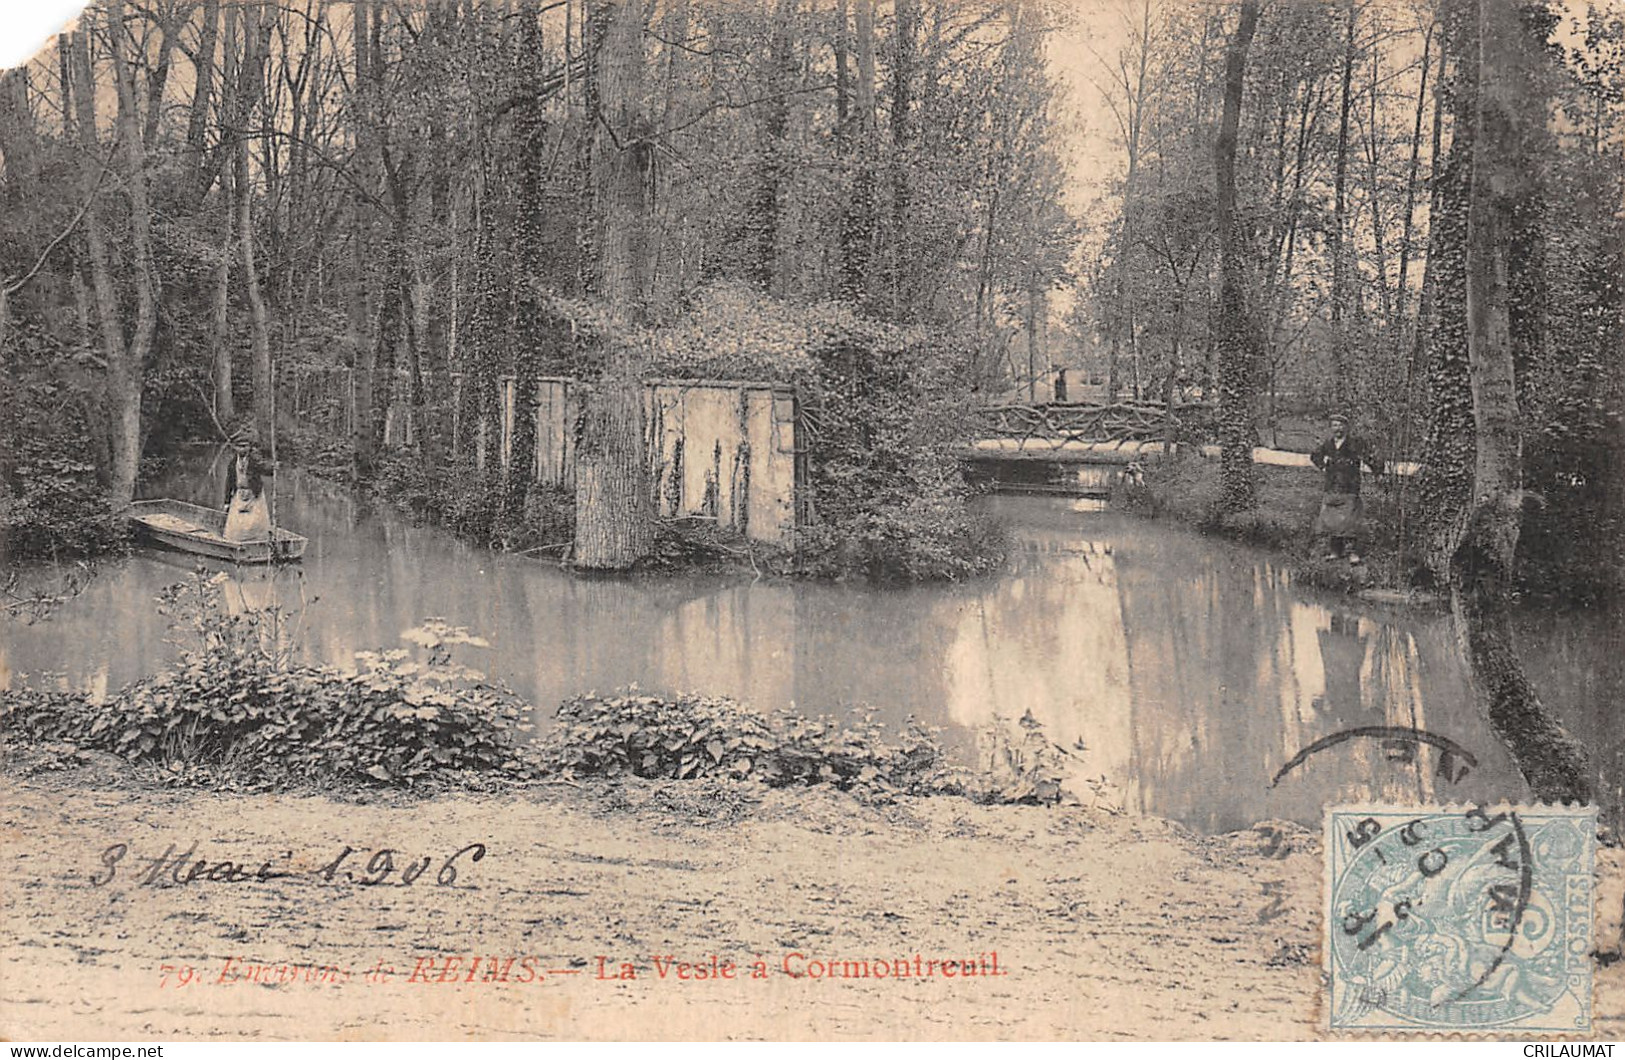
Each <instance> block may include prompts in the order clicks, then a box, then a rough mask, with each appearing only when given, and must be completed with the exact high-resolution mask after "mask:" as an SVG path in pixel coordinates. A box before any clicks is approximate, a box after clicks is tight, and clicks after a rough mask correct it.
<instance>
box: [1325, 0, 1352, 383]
mask: <svg viewBox="0 0 1625 1060" xmlns="http://www.w3.org/2000/svg"><path fill="white" fill-rule="evenodd" d="M1345 4H1346V6H1347V8H1348V26H1347V32H1346V34H1345V38H1344V41H1343V94H1342V104H1341V108H1340V112H1339V113H1340V117H1339V118H1338V121H1337V154H1336V158H1335V161H1334V163H1333V170H1332V235H1331V239H1330V243H1331V255H1332V402H1333V404H1334V405H1335V406H1336V407H1337V408H1338V409H1339V410H1341V409H1342V408H1343V406H1344V405H1345V404H1346V403H1347V401H1348V399H1349V379H1348V375H1349V370H1348V321H1347V319H1346V317H1347V314H1348V284H1349V281H1348V250H1347V248H1346V246H1345V244H1346V242H1347V233H1348V171H1349V110H1350V107H1351V105H1352V104H1353V101H1354V27H1355V20H1356V18H1357V17H1358V15H1357V12H1358V9H1357V8H1356V7H1355V6H1354V0H1345Z"/></svg>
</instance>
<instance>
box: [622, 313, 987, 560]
mask: <svg viewBox="0 0 1625 1060" xmlns="http://www.w3.org/2000/svg"><path fill="white" fill-rule="evenodd" d="M652 345H653V351H652V359H653V361H654V363H655V364H656V365H657V366H658V367H659V369H660V370H661V372H662V373H663V374H669V375H673V376H678V377H684V376H686V377H692V378H701V379H703V378H718V377H725V376H732V377H735V378H737V377H740V376H744V377H755V378H768V379H782V380H785V381H787V382H792V383H794V384H795V386H796V390H797V395H798V398H799V401H800V407H801V415H802V424H801V429H802V432H803V434H804V436H805V437H804V444H805V445H806V447H807V455H808V466H809V469H810V477H811V481H810V482H809V486H810V491H811V496H810V498H809V504H808V509H809V511H808V518H807V520H806V525H805V526H804V527H803V528H801V530H800V531H799V532H798V541H797V556H796V564H797V569H799V570H801V571H803V572H805V573H810V574H816V575H820V576H827V577H836V576H842V575H846V574H859V575H863V576H867V577H869V578H871V579H874V580H879V581H922V580H931V579H956V578H963V577H967V576H970V575H974V574H979V573H983V572H985V571H987V570H990V569H992V568H993V567H994V566H995V565H996V564H997V563H998V562H999V561H1000V560H1001V559H1002V558H1003V542H1002V540H1001V538H1000V535H999V533H998V531H997V529H996V527H994V526H993V525H992V524H991V523H990V522H989V521H988V520H986V519H983V518H980V517H978V516H977V515H976V514H975V513H973V512H972V511H970V509H969V508H968V507H967V505H966V501H967V499H968V496H967V494H968V491H967V488H966V485H965V481H964V477H963V474H962V472H961V470H960V467H959V464H958V455H957V452H958V449H959V447H960V446H961V445H963V444H964V443H965V442H966V441H967V440H968V439H969V437H970V420H969V417H968V415H967V413H968V411H969V407H970V404H971V402H973V401H974V400H975V397H974V394H973V392H972V390H971V380H970V377H969V370H968V368H967V365H968V364H969V362H970V360H971V359H970V358H969V357H968V356H967V351H966V350H965V349H964V348H963V346H962V345H961V344H959V343H956V342H955V341H954V339H953V338H952V336H951V335H949V334H947V333H946V332H945V331H944V330H943V329H940V328H931V327H927V326H924V325H914V326H909V327H902V326H898V325H895V324H886V323H881V322H878V321H874V320H872V319H869V318H867V317H864V316H862V315H860V314H857V313H854V312H853V311H852V310H851V309H849V308H847V307H845V306H843V305H840V304H838V303H823V304H815V305H811V306H801V305H793V304H789V303H785V302H782V301H779V300H776V299H772V298H767V297H764V296H761V295H758V294H756V293H754V292H752V291H751V290H749V289H748V288H746V287H743V286H739V285H719V286H714V287H712V288H708V289H707V290H705V291H703V292H701V294H700V296H699V297H698V298H697V299H696V300H695V302H694V304H693V305H692V306H691V307H690V308H689V310H688V311H687V312H686V313H685V314H684V315H683V316H682V317H681V318H680V319H679V320H677V321H676V322H674V323H673V324H672V325H671V326H668V327H665V328H662V329H660V330H659V331H657V332H656V333H655V334H654V336H653V338H652Z"/></svg>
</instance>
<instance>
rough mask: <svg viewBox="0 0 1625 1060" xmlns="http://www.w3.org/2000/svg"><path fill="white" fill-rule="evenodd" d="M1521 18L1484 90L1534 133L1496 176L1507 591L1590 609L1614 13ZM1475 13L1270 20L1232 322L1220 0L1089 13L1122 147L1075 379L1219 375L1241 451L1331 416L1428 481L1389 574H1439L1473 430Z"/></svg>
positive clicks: (1605, 401) (1234, 17)
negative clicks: (1293, 421) (1530, 499)
mask: <svg viewBox="0 0 1625 1060" xmlns="http://www.w3.org/2000/svg"><path fill="white" fill-rule="evenodd" d="M1494 6H1495V7H1496V9H1497V10H1500V8H1501V7H1502V6H1505V5H1500V4H1499V3H1496V4H1495V5H1494ZM1514 8H1515V10H1516V12H1517V32H1516V33H1515V34H1514V35H1515V36H1518V37H1519V39H1520V40H1522V41H1524V42H1526V45H1527V46H1526V47H1521V48H1520V54H1524V55H1525V56H1526V57H1527V62H1520V64H1519V66H1520V69H1519V70H1518V71H1517V72H1516V85H1515V87H1505V86H1503V87H1502V88H1499V89H1497V90H1496V91H1497V92H1499V93H1501V94H1503V95H1508V96H1509V98H1510V99H1511V101H1512V104H1513V106H1514V107H1515V108H1517V109H1518V110H1520V111H1521V112H1522V113H1526V114H1529V115H1535V116H1539V120H1538V121H1535V122H1531V124H1530V129H1531V130H1532V131H1531V133H1530V137H1529V141H1528V142H1527V143H1524V144H1522V145H1521V146H1520V149H1519V152H1517V153H1518V156H1519V157H1517V158H1516V159H1508V160H1507V161H1508V162H1509V163H1510V165H1511V167H1512V170H1513V171H1515V173H1516V180H1515V181H1512V182H1511V183H1510V184H1509V185H1508V187H1507V191H1506V194H1507V195H1508V196H1509V202H1508V207H1509V216H1510V217H1511V218H1512V223H1511V231H1509V233H1508V237H1509V238H1508V256H1507V263H1506V267H1507V270H1508V278H1509V285H1510V286H1509V294H1510V317H1511V341H1512V344H1513V349H1514V361H1515V369H1516V385H1517V402H1518V423H1517V427H1518V431H1519V433H1520V434H1521V438H1522V453H1523V460H1522V467H1521V469H1520V470H1521V474H1522V478H1523V482H1524V485H1525V487H1526V488H1528V489H1530V490H1533V491H1535V492H1537V493H1539V494H1540V495H1541V496H1542V498H1543V500H1544V505H1543V507H1541V508H1540V509H1539V510H1538V511H1535V512H1533V513H1532V514H1531V515H1530V517H1529V518H1528V519H1527V520H1526V527H1525V539H1524V540H1523V542H1522V543H1521V546H1520V566H1521V568H1522V575H1521V577H1522V582H1523V587H1524V589H1525V590H1526V591H1530V592H1545V593H1549V594H1553V595H1560V596H1563V597H1564V598H1566V599H1568V600H1570V601H1589V600H1593V599H1596V598H1598V597H1610V596H1617V594H1618V593H1619V592H1620V590H1621V589H1622V588H1625V583H1622V581H1621V574H1620V572H1621V571H1622V570H1625V562H1622V561H1625V491H1622V487H1621V485H1620V484H1621V482H1625V478H1622V477H1621V476H1620V475H1619V474H1618V470H1617V469H1618V467H1619V465H1620V461H1621V460H1622V459H1625V449H1622V448H1621V438H1625V434H1622V432H1621V415H1622V412H1625V359H1622V358H1620V356H1619V350H1620V349H1621V348H1625V287H1622V285H1621V283H1620V282H1619V276H1620V275H1621V272H1620V268H1621V254H1622V248H1625V217H1622V215H1621V213H1620V211H1619V203H1620V201H1621V194H1622V190H1625V185H1622V183H1621V182H1622V180H1625V169H1622V168H1621V166H1620V164H1619V159H1620V151H1621V148H1622V145H1625V18H1622V17H1621V16H1620V13H1619V12H1618V10H1617V7H1610V6H1608V5H1600V4H1597V5H1567V6H1564V5H1556V4H1548V3H1530V4H1517V5H1510V6H1509V7H1508V8H1507V9H1508V10H1512V9H1514ZM1477 10H1478V8H1477V6H1476V5H1475V4H1473V3H1470V2H1468V0H1434V2H1430V3H1427V4H1422V5H1414V6H1410V7H1405V6H1398V5H1384V4H1365V5H1362V4H1331V3H1327V4H1297V5H1292V4H1288V5H1264V8H1263V11H1262V16H1261V17H1260V18H1259V19H1258V22H1257V27H1256V33H1255V34H1253V35H1252V36H1251V39H1250V47H1249V48H1248V49H1247V50H1246V54H1245V57H1244V70H1243V72H1242V75H1243V88H1244V91H1243V92H1242V96H1241V99H1242V103H1241V107H1240V114H1239V129H1238V134H1237V135H1238V138H1239V144H1238V150H1237V156H1236V165H1235V173H1234V179H1233V185H1234V187H1233V191H1234V195H1235V199H1236V212H1237V217H1238V220H1239V222H1240V225H1241V231H1240V238H1241V241H1242V244H1243V248H1242V249H1243V251H1244V257H1245V258H1246V260H1247V262H1248V268H1247V270H1246V274H1245V277H1244V280H1245V283H1244V286H1245V292H1244V293H1245V298H1243V299H1241V300H1240V301H1239V302H1237V303H1235V304H1234V305H1233V306H1231V307H1229V308H1227V307H1225V306H1223V305H1221V303H1220V293H1221V291H1220V287H1221V285H1220V283H1219V280H1220V275H1219V274H1220V271H1221V270H1220V268H1219V258H1220V254H1219V245H1220V243H1221V239H1220V235H1221V233H1220V232H1219V230H1218V214H1219V211H1218V209H1217V206H1218V204H1217V202H1216V187H1217V184H1216V177H1217V174H1216V172H1215V156H1214V152H1213V145H1214V142H1215V136H1216V131H1217V129H1218V128H1219V125H1220V117H1221V107H1222V102H1223V100H1224V97H1225V95H1226V93H1225V91H1224V88H1225V85H1224V73H1225V58H1226V51H1227V48H1228V47H1229V46H1230V44H1231V43H1232V42H1233V41H1234V40H1235V38H1236V36H1237V30H1238V26H1239V23H1240V21H1241V19H1239V18H1238V5H1220V6H1200V5H1189V4H1159V3H1157V2H1155V0H1123V2H1122V3H1120V4H1117V5H1114V7H1113V10H1112V13H1111V14H1109V15H1105V14H1103V15H1102V16H1101V17H1102V19H1103V20H1104V21H1106V22H1108V23H1110V24H1112V25H1113V27H1114V29H1115V30H1117V31H1118V32H1117V33H1116V34H1115V37H1114V39H1115V41H1116V42H1117V53H1116V54H1114V55H1108V56H1106V58H1107V59H1108V60H1109V61H1108V63H1107V64H1106V65H1105V68H1104V71H1103V76H1101V77H1100V78H1099V80H1098V82H1097V89H1096V91H1095V92H1093V93H1092V95H1093V96H1094V101H1095V102H1097V103H1098V104H1099V105H1100V106H1101V107H1102V108H1103V109H1104V110H1105V111H1106V112H1107V113H1109V114H1111V115H1112V116H1113V117H1114V118H1115V120H1116V124H1115V125H1114V126H1113V127H1111V128H1110V129H1109V131H1110V133H1111V134H1112V135H1113V138H1114V139H1115V141H1116V142H1115V147H1116V148H1117V150H1118V155H1117V158H1116V160H1115V161H1116V165H1115V167H1114V168H1115V172H1114V173H1113V177H1114V179H1113V181H1112V182H1111V184H1110V186H1109V188H1108V189H1106V192H1107V193H1106V194H1105V195H1104V196H1103V198H1102V199H1101V200H1100V201H1099V202H1098V203H1096V204H1095V207H1094V219H1095V220H1096V222H1097V223H1096V225H1095V226H1094V232H1095V233H1096V240H1097V241H1098V243H1099V245H1100V250H1101V255H1100V259H1099V262H1098V265H1097V267H1096V268H1095V269H1094V270H1092V272H1091V274H1090V275H1089V276H1087V277H1086V278H1085V279H1086V281H1087V285H1086V287H1085V288H1084V289H1083V290H1082V291H1081V292H1080V293H1081V295H1082V297H1081V298H1080V299H1079V302H1078V303H1077V306H1078V308H1077V312H1076V314H1075V316H1074V320H1073V336H1074V339H1075V340H1076V341H1077V343H1078V346H1079V349H1078V353H1077V356H1078V357H1079V359H1080V361H1081V366H1082V367H1084V368H1086V369H1087V370H1088V372H1089V373H1090V374H1091V375H1093V376H1096V377H1098V378H1100V379H1101V380H1102V382H1103V383H1104V385H1105V387H1106V389H1107V390H1108V391H1109V392H1111V393H1125V394H1134V395H1137V396H1149V397H1163V396H1165V395H1172V394H1175V393H1178V392H1183V393H1186V394H1195V393H1203V394H1205V395H1207V396H1211V395H1212V394H1213V393H1214V391H1215V389H1216V388H1218V387H1219V386H1220V384H1225V383H1228V384H1231V385H1233V386H1234V388H1235V393H1236V394H1237V396H1238V400H1239V401H1240V402H1242V403H1243V404H1245V405H1247V406H1248V407H1249V408H1250V409H1251V410H1252V416H1251V421H1252V422H1250V423H1248V424H1246V425H1245V426H1246V427H1247V428H1248V429H1249V431H1251V432H1252V433H1254V434H1255V436H1261V437H1262V438H1264V439H1268V438H1269V437H1271V436H1272V434H1273V433H1274V428H1275V427H1277V426H1278V425H1279V424H1280V423H1281V421H1282V419H1283V418H1285V417H1287V416H1288V415H1291V414H1294V413H1296V412H1298V411H1300V410H1309V411H1310V412H1311V414H1312V417H1313V419H1314V420H1315V422H1317V423H1318V424H1319V425H1321V426H1322V427H1323V426H1324V424H1325V416H1326V415H1327V414H1329V413H1331V412H1342V413H1345V414H1347V415H1349V416H1351V418H1352V422H1351V427H1352V429H1353V430H1354V432H1355V433H1357V434H1360V435H1363V436H1365V437H1367V438H1368V439H1373V440H1379V444H1380V449H1381V452H1382V453H1383V455H1385V456H1388V457H1390V458H1391V457H1395V456H1403V457H1405V458H1408V459H1415V460H1419V461H1422V462H1423V463H1424V465H1425V470H1424V474H1423V476H1422V477H1421V478H1420V479H1418V480H1417V482H1416V483H1415V485H1416V486H1417V488H1415V489H1409V490H1406V491H1405V492H1404V493H1403V494H1400V493H1397V492H1396V494H1395V497H1394V498H1393V499H1394V500H1395V501H1396V502H1397V503H1398V504H1399V505H1400V507H1399V510H1397V511H1396V512H1394V513H1393V514H1394V518H1393V519H1392V520H1391V522H1390V523H1389V525H1388V527H1387V531H1388V532H1397V531H1399V530H1401V529H1402V530H1403V531H1404V534H1405V540H1404V541H1403V542H1401V543H1399V546H1398V547H1399V548H1400V550H1401V551H1402V552H1403V553H1404V555H1405V556H1406V557H1407V561H1408V559H1409V558H1411V557H1418V556H1421V557H1426V558H1428V559H1430V561H1431V563H1432V567H1433V574H1434V576H1436V577H1437V576H1439V575H1440V574H1441V571H1442V566H1441V562H1440V560H1441V557H1440V554H1439V552H1438V549H1439V547H1440V544H1441V541H1442V539H1443V538H1445V537H1446V536H1448V532H1449V529H1450V528H1451V527H1452V526H1453V525H1455V523H1456V521H1457V520H1458V517H1459V515H1460V513H1461V511H1462V509H1463V506H1464V504H1465V503H1466V501H1467V499H1468V498H1469V495H1470V492H1471V490H1470V486H1469V483H1470V479H1471V469H1472V466H1473V462H1474V445H1475V432H1476V429H1477V428H1476V427H1475V422H1474V408H1473V396H1472V393H1471V388H1470V386H1469V380H1468V334H1467V323H1466V281H1465V277H1466V270H1465V260H1466V247H1467V223H1466V213H1467V193H1468V187H1469V182H1470V173H1469V155H1470V148H1471V141H1472V136H1471V132H1472V123H1473V111H1472V102H1473V99H1474V86H1475V79H1476V77H1477V73H1476V71H1475V68H1474V67H1475V62H1476V60H1477V56H1478V51H1477V49H1476V46H1475V44H1474V41H1473V33H1474V32H1475V31H1474V29H1473V27H1474V25H1475V21H1476V19H1477V17H1478V15H1477V13H1476V12H1477ZM1502 65H1503V66H1504V65H1506V64H1505V63H1504V62H1503V63H1502ZM1502 72H1503V73H1509V74H1510V73H1511V71H1502ZM1508 84H1509V85H1510V84H1511V82H1509V83H1508ZM1238 314H1240V315H1242V316H1245V318H1246V319H1245V321H1243V322H1242V323H1244V324H1245V326H1246V329H1247V333H1248V334H1250V335H1251V337H1252V342H1253V344H1254V345H1255V347H1256V348H1255V350H1254V351H1253V352H1255V353H1256V365H1255V367H1256V369H1257V370H1256V373H1255V372H1252V371H1250V370H1249V369H1248V368H1247V367H1246V366H1245V364H1244V361H1245V359H1244V361H1238V362H1237V366H1238V367H1237V372H1233V373H1231V374H1232V375H1237V374H1240V375H1242V376H1245V378H1231V379H1228V380H1225V379H1221V378H1219V376H1220V375H1221V374H1222V373H1221V370H1220V366H1219V363H1218V356H1217V350H1218V348H1219V347H1220V346H1221V345H1223V344H1222V343H1220V342H1218V341H1217V339H1218V337H1219V336H1220V334H1221V333H1222V332H1223V328H1224V326H1226V324H1227V323H1228V322H1229V321H1230V318H1231V317H1233V316H1236V315H1238ZM1311 444H1312V443H1311ZM1266 507H1267V506H1266V505H1264V504H1263V503H1262V500H1261V509H1263V508H1266ZM1275 514H1278V513H1271V512H1269V511H1267V510H1263V511H1262V514H1261V515H1260V516H1259V517H1258V518H1259V519H1262V520H1264V521H1265V522H1268V521H1269V520H1270V519H1271V518H1272V517H1274V515H1275Z"/></svg>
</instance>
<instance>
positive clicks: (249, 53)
mask: <svg viewBox="0 0 1625 1060" xmlns="http://www.w3.org/2000/svg"><path fill="white" fill-rule="evenodd" d="M242 17H243V23H242V27H243V69H242V86H241V88H240V89H239V91H238V98H237V113H238V123H237V131H236V132H235V134H234V135H235V138H236V141H237V143H236V173H235V175H234V178H233V179H234V182H235V184H236V189H235V190H236V192H237V223H238V226H239V228H238V246H239V249H240V251H241V254H242V263H243V289H244V292H245V294H246V295H247V296H248V314H249V338H250V348H251V349H252V351H253V370H254V425H255V427H256V428H257V429H258V432H259V437H260V444H262V445H269V444H270V441H271V435H272V433H273V432H274V431H275V429H276V424H275V423H274V422H273V419H274V416H275V410H276V395H275V394H274V393H273V392H272V388H273V387H274V386H275V385H276V383H275V380H274V379H273V378H272V375H271V327H270V322H269V319H268V315H267V313H266V309H265V296H264V293H263V292H262V291H261V290H260V273H259V265H258V262H257V260H256V259H255V255H254V194H253V181H252V180H251V179H250V176H249V166H248V125H249V124H250V122H251V121H252V120H253V117H254V114H255V112H256V110H257V109H258V108H259V107H260V105H261V104H262V103H263V102H264V100H263V98H262V97H263V95H264V74H265V51H266V34H267V30H268V27H267V26H266V25H265V24H264V23H263V19H264V17H265V16H264V14H263V13H262V11H261V10H260V9H259V8H257V7H252V6H246V7H244V8H243V11H242Z"/></svg>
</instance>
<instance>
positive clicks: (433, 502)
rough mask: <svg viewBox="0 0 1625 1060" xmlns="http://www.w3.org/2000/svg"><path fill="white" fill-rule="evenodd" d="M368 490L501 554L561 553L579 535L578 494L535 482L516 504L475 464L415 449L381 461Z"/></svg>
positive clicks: (385, 457) (389, 455)
mask: <svg viewBox="0 0 1625 1060" xmlns="http://www.w3.org/2000/svg"><path fill="white" fill-rule="evenodd" d="M368 486H369V488H370V489H371V491H372V492H373V493H374V494H375V495H376V496H378V497H381V498H384V499H386V500H388V501H389V502H390V503H391V504H394V505H395V506H396V507H398V508H401V509H403V510H405V511H407V512H409V513H411V514H412V515H413V516H415V517H417V518H420V519H424V520H428V521H431V522H434V523H436V524H438V525H440V526H443V527H445V528H446V529H448V530H450V531H451V532H452V533H454V534H456V535H457V536H458V537H461V538H463V539H464V540H467V541H472V542H474V543H475V544H478V545H482V546H485V547H488V548H495V549H499V550H501V551H507V552H523V551H527V550H532V549H535V550H548V549H555V548H557V547H558V546H559V545H560V543H563V544H565V545H568V543H569V541H570V540H571V538H572V537H573V536H574V533H575V497H574V495H572V494H571V493H569V492H568V491H566V490H562V489H558V488H555V487H550V486H545V485H542V484H541V483H535V482H533V483H530V484H529V485H528V488H526V489H525V491H524V493H523V494H522V495H516V498H515V499H516V501H517V503H512V504H510V503H509V498H507V497H505V496H504V489H503V483H502V482H501V481H500V480H499V479H497V478H495V477H494V476H492V475H489V474H485V473H482V472H480V471H479V470H477V469H476V468H475V467H474V464H473V462H472V461H471V460H456V461H453V462H452V463H450V464H445V465H438V464H435V463H434V462H432V461H429V460H426V459H424V458H423V456H422V455H420V454H418V453H414V452H412V451H410V450H404V449H401V450H394V451H391V452H390V453H388V454H386V455H385V456H383V457H381V458H380V459H379V461H378V463H377V464H376V466H375V468H374V470H373V474H372V476H371V478H370V479H369V480H368Z"/></svg>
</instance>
